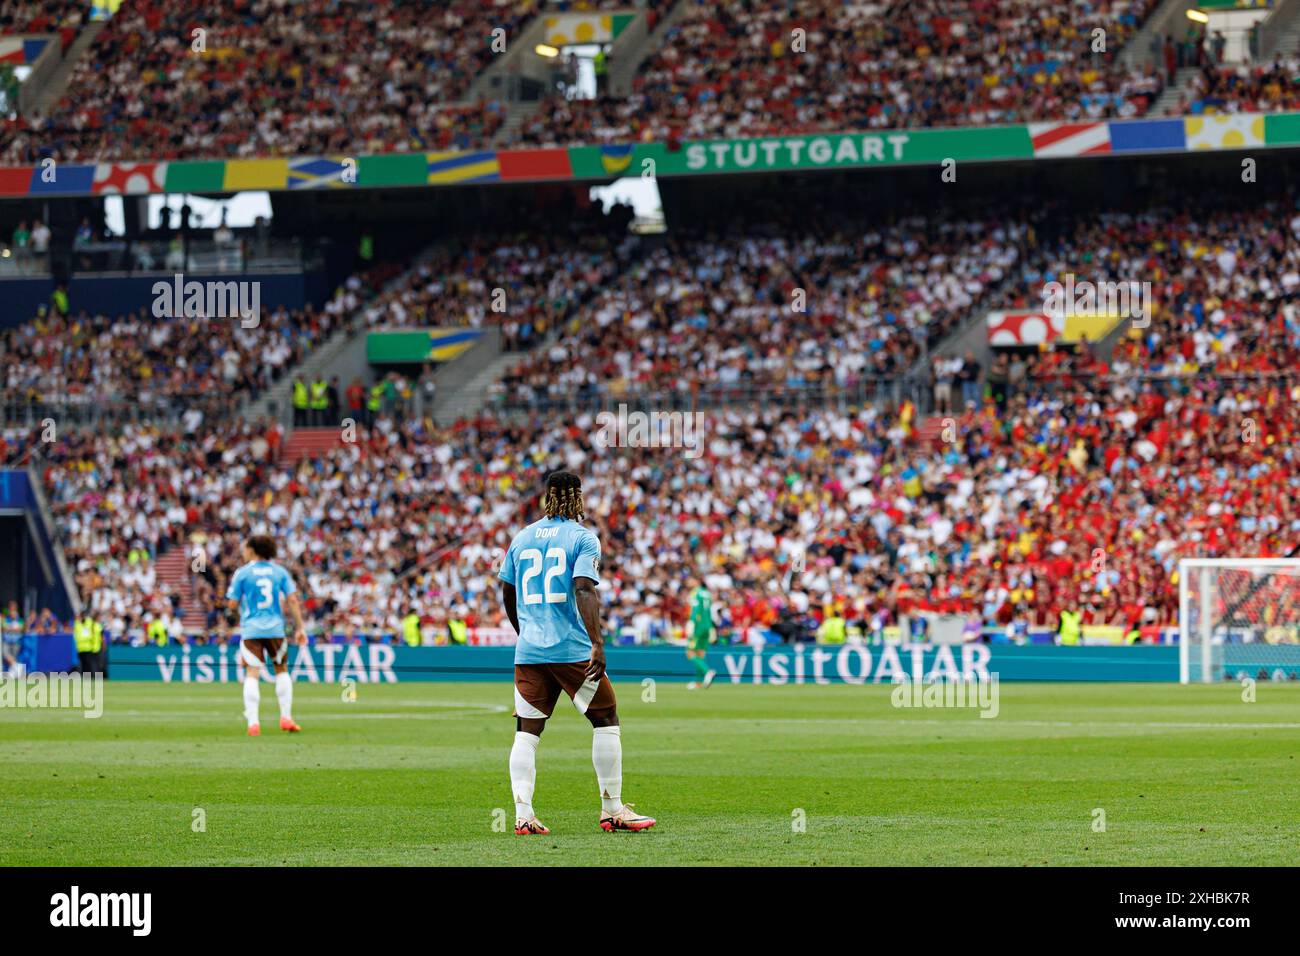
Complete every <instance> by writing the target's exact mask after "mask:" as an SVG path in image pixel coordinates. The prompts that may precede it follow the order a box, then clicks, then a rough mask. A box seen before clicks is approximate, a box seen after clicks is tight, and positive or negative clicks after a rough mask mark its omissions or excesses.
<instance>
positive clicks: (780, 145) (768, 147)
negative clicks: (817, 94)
mask: <svg viewBox="0 0 1300 956" xmlns="http://www.w3.org/2000/svg"><path fill="white" fill-rule="evenodd" d="M1033 155H1034V148H1033V144H1032V142H1031V141H1030V138H1029V129H1028V127H1025V126H997V127H992V128H987V129H985V128H979V129H931V130H882V131H881V132H879V133H828V134H825V135H801V136H767V137H762V138H758V139H736V140H705V141H701V142H693V143H687V144H685V145H683V146H682V147H681V148H680V149H676V150H672V149H669V148H668V147H667V146H666V145H664V144H663V143H642V144H638V145H636V146H633V147H631V149H630V150H629V149H627V148H626V147H623V148H620V147H608V146H577V147H573V148H572V149H570V150H569V161H570V163H571V164H572V166H573V174H574V176H575V177H577V178H583V177H601V176H609V175H611V174H615V173H620V172H624V173H626V175H629V176H639V175H644V174H645V173H646V172H647V170H648V167H647V165H646V161H647V160H650V161H652V162H653V164H654V167H653V171H652V174H653V175H656V176H684V175H691V174H695V173H743V172H768V171H782V170H805V169H835V168H841V167H862V166H902V165H908V164H916V163H940V162H943V160H945V159H956V160H974V159H980V160H995V159H1032V158H1033Z"/></svg>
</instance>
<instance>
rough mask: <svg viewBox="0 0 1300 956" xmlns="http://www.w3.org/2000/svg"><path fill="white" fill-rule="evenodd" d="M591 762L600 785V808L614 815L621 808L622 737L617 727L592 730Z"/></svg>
mask: <svg viewBox="0 0 1300 956" xmlns="http://www.w3.org/2000/svg"><path fill="white" fill-rule="evenodd" d="M591 762H592V763H593V764H595V765H596V782H597V783H599V784H600V808H601V809H602V810H604V811H605V812H606V813H615V812H616V811H617V810H618V809H619V808H620V807H622V806H623V796H622V794H623V737H622V735H621V734H620V733H619V728H618V727H617V726H615V727H596V728H594V729H593V731H592V735H591Z"/></svg>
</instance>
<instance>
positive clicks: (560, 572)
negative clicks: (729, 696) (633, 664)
mask: <svg viewBox="0 0 1300 956" xmlns="http://www.w3.org/2000/svg"><path fill="white" fill-rule="evenodd" d="M542 506H543V509H544V510H545V512H546V517H545V518H543V519H541V520H540V521H535V522H534V523H532V524H530V525H529V526H528V527H526V528H524V530H523V531H520V532H519V533H518V534H517V535H515V538H514V540H513V541H511V542H510V550H509V551H507V552H506V557H505V560H504V561H503V562H502V565H501V571H500V572H499V573H498V575H497V577H499V578H500V579H501V601H502V603H503V604H504V606H505V611H506V616H507V617H509V618H510V623H511V624H512V625H513V626H514V629H515V632H516V633H517V634H518V635H519V640H518V642H517V643H516V644H515V743H514V747H513V748H512V749H511V751H510V782H511V784H512V786H513V787H514V796H515V833H517V834H521V835H522V834H529V833H549V832H550V831H549V830H547V828H546V827H544V826H543V825H542V824H541V822H540V821H539V820H538V819H537V816H536V814H535V813H534V812H533V789H534V785H535V783H536V779H537V745H538V744H539V743H540V742H541V736H542V730H543V729H545V727H546V719H547V718H548V717H550V716H551V713H552V712H553V711H554V710H555V703H556V701H558V700H559V698H560V692H561V691H563V692H564V693H566V694H568V695H569V697H570V698H571V699H572V700H573V705H574V706H575V707H576V708H577V709H578V712H579V713H581V714H583V715H584V716H586V718H587V719H588V720H589V721H590V722H591V726H592V728H593V735H592V744H591V760H592V763H593V764H595V767H596V782H597V783H598V784H599V785H600V803H601V816H600V826H601V828H602V829H604V830H645V829H648V828H650V827H652V826H654V823H655V821H654V820H653V819H652V818H650V817H646V816H641V815H640V814H637V813H633V812H632V808H631V806H630V805H627V804H624V803H623V800H622V797H621V796H620V794H621V791H622V784H623V744H622V739H621V737H620V731H619V724H618V711H617V702H616V701H615V699H614V686H613V685H612V684H611V683H610V682H609V676H608V675H607V674H606V673H605V640H604V634H603V632H602V631H601V625H600V598H599V596H598V595H597V594H596V585H598V584H599V583H600V540H599V539H598V538H597V537H596V535H595V533H594V532H593V531H591V530H590V529H588V528H584V527H583V526H582V524H581V521H582V518H583V503H582V484H581V482H579V480H578V476H577V475H573V474H569V473H568V472H554V473H552V474H551V475H550V476H549V477H548V478H547V480H546V491H545V493H544V495H543V498H542Z"/></svg>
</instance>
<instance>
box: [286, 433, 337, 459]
mask: <svg viewBox="0 0 1300 956" xmlns="http://www.w3.org/2000/svg"><path fill="white" fill-rule="evenodd" d="M342 441H343V432H342V431H341V430H340V429H338V428H295V429H294V430H293V431H291V432H290V433H289V438H288V440H287V441H286V442H285V443H284V446H283V447H282V448H281V449H280V461H281V462H282V463H284V464H286V465H296V464H298V462H300V461H302V459H304V458H317V457H320V456H321V455H324V454H326V453H327V452H329V451H330V450H331V449H332V448H334V446H335V445H338V444H341V443H342Z"/></svg>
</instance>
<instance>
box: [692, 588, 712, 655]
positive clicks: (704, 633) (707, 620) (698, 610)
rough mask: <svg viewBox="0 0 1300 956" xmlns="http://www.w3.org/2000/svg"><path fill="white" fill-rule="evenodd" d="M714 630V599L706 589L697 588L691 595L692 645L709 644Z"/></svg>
mask: <svg viewBox="0 0 1300 956" xmlns="http://www.w3.org/2000/svg"><path fill="white" fill-rule="evenodd" d="M712 630H713V598H711V597H710V596H709V592H708V591H706V590H705V589H704V588H696V589H695V590H694V592H692V594H691V643H692V644H700V643H703V644H708V643H709V632H710V631H712Z"/></svg>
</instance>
